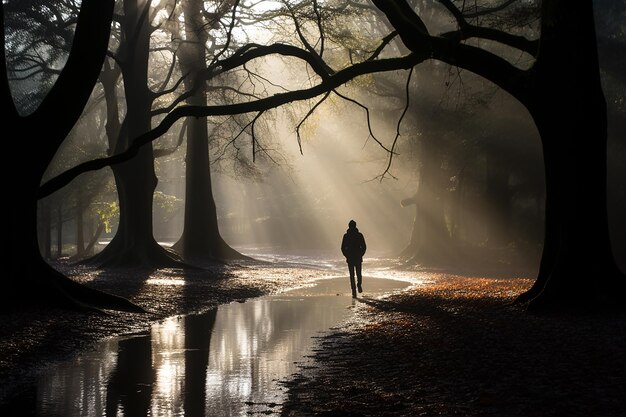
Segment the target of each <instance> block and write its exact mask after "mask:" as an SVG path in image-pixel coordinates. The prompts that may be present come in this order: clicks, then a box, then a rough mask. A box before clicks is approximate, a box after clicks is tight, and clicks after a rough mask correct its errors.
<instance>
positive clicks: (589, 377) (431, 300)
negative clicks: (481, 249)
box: [283, 274, 626, 417]
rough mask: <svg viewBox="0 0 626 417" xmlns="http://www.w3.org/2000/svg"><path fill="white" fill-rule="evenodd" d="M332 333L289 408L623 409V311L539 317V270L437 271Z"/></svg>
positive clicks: (372, 412) (291, 412)
mask: <svg viewBox="0 0 626 417" xmlns="http://www.w3.org/2000/svg"><path fill="white" fill-rule="evenodd" d="M431 276H432V280H431V281H430V282H428V283H426V284H425V285H422V286H418V287H416V288H413V289H411V290H408V291H405V292H403V293H401V294H396V295H393V296H391V297H388V298H385V299H381V300H367V299H362V300H361V301H362V302H361V305H362V308H361V309H359V311H358V312H357V315H356V317H355V318H354V319H353V320H351V321H350V322H349V323H346V325H345V326H343V327H342V328H340V329H337V330H336V331H335V332H334V333H331V334H329V335H327V336H325V337H323V338H322V339H321V340H320V342H319V346H318V349H317V350H316V352H315V354H314V355H313V356H312V358H311V362H310V363H308V364H307V366H303V367H302V368H301V370H300V372H299V373H298V374H296V375H295V376H294V378H292V379H291V380H289V381H286V382H285V385H286V387H287V389H288V393H289V399H288V401H287V402H286V403H285V404H284V405H283V415H284V416H337V417H339V416H346V417H355V416H446V417H447V416H493V417H496V416H497V417H552V416H554V417H557V416H569V417H573V416H580V417H599V416H603V417H624V416H626V314H602V315H595V316H594V315H584V316H581V315H550V316H546V315H533V314H530V313H528V312H527V311H525V310H524V309H522V308H521V307H518V306H514V305H512V304H511V302H512V301H513V300H514V299H515V297H516V295H517V294H519V293H521V292H523V291H524V290H525V289H527V288H528V287H529V286H530V285H531V284H532V280H530V279H510V278H504V279H502V278H484V277H482V278H474V277H467V276H455V275H447V274H440V275H437V274H433V275H431Z"/></svg>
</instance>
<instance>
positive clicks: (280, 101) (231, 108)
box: [38, 54, 427, 198]
mask: <svg viewBox="0 0 626 417" xmlns="http://www.w3.org/2000/svg"><path fill="white" fill-rule="evenodd" d="M426 59H427V57H426V56H421V55H417V54H410V55H406V56H403V57H398V58H389V59H383V60H376V61H367V62H361V63H359V64H355V65H352V66H350V67H348V68H345V69H343V70H341V71H339V72H337V73H336V74H335V75H333V76H331V77H328V78H327V79H325V80H323V81H322V82H320V83H319V84H318V85H316V86H313V87H311V88H308V89H304V90H297V91H290V92H286V93H280V94H275V95H273V96H270V97H266V98H263V99H259V100H254V101H248V102H245V103H236V104H227V105H218V106H180V107H177V108H176V109H174V110H172V112H171V113H169V114H168V115H167V116H165V118H164V119H163V120H162V121H161V123H160V124H159V125H158V126H157V127H155V128H154V129H152V130H151V131H149V132H146V133H144V134H143V135H140V136H138V137H137V138H136V139H135V140H133V142H132V144H131V145H130V146H129V147H128V148H127V149H126V151H124V152H121V153H119V154H116V155H113V156H110V157H107V158H99V159H94V160H92V161H88V162H84V163H82V164H79V165H77V166H75V167H73V168H70V169H69V170H67V171H65V172H63V173H62V174H59V175H57V176H56V177H54V178H52V179H50V180H49V181H47V182H46V183H44V184H42V185H41V187H39V193H38V198H44V197H46V196H49V195H50V194H52V193H53V192H55V191H57V190H59V189H61V188H62V187H64V186H65V185H67V184H69V183H70V182H71V181H72V180H73V179H74V178H76V177H77V176H78V175H80V174H82V173H85V172H88V171H95V170H98V169H101V168H104V167H106V166H110V165H113V164H119V163H122V162H125V161H128V160H129V159H131V158H132V157H134V156H135V155H136V154H137V153H138V152H139V149H140V148H141V147H142V146H143V145H146V144H148V143H151V142H152V141H154V140H156V139H157V138H159V137H161V136H162V135H163V134H165V133H166V132H167V131H168V130H169V128H170V127H171V126H172V125H173V124H174V123H175V122H176V121H177V120H179V119H181V118H183V117H208V116H226V115H233V114H242V113H251V112H263V111H265V110H269V109H273V108H276V107H279V106H282V105H284V104H287V103H291V102H294V101H301V100H307V99H310V98H314V97H317V96H319V95H322V94H325V93H327V92H328V91H332V90H333V89H335V88H337V87H339V86H340V85H343V84H345V83H347V82H348V81H350V80H352V79H354V78H356V77H358V76H361V75H365V74H371V73H376V72H386V71H395V70H401V69H410V68H412V67H414V66H415V65H417V64H418V63H420V62H423V61H424V60H426Z"/></svg>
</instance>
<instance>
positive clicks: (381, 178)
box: [380, 67, 414, 181]
mask: <svg viewBox="0 0 626 417" xmlns="http://www.w3.org/2000/svg"><path fill="white" fill-rule="evenodd" d="M413 69H414V67H411V69H410V70H409V75H408V77H406V85H405V98H406V103H405V105H404V110H402V114H401V115H400V118H399V119H398V123H397V124H396V136H395V137H394V139H393V143H392V145H391V152H389V159H388V161H387V167H386V168H385V170H384V171H383V173H382V174H380V180H381V181H382V180H383V179H385V175H389V176H390V177H391V178H393V179H397V178H396V177H395V176H394V175H393V174H391V172H390V170H391V163H392V161H393V157H394V155H395V151H394V150H395V149H396V145H397V143H398V139H399V138H400V126H401V125H402V120H403V119H404V116H405V115H406V112H407V111H408V110H409V104H410V100H409V99H410V94H409V87H410V85H411V76H412V75H413Z"/></svg>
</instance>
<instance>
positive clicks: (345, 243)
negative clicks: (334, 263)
mask: <svg viewBox="0 0 626 417" xmlns="http://www.w3.org/2000/svg"><path fill="white" fill-rule="evenodd" d="M366 248H367V247H366V246H365V238H364V237H363V234H362V233H361V232H359V229H357V228H356V222H355V221H354V220H350V222H349V223H348V230H347V231H346V233H345V234H344V235H343V240H342V241H341V253H343V256H345V257H346V262H347V263H348V271H349V272H350V286H351V287H352V297H353V298H356V291H357V289H358V290H359V292H363V288H362V287H361V284H362V281H363V277H362V276H361V265H362V263H363V255H365V249H366ZM355 272H356V278H357V282H356V284H355V282H354V274H355Z"/></svg>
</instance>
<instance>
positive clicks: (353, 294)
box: [348, 263, 356, 297]
mask: <svg viewBox="0 0 626 417" xmlns="http://www.w3.org/2000/svg"><path fill="white" fill-rule="evenodd" d="M355 266H356V265H354V264H350V263H349V264H348V271H350V288H352V297H356V284H355V282H354V269H355Z"/></svg>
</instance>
